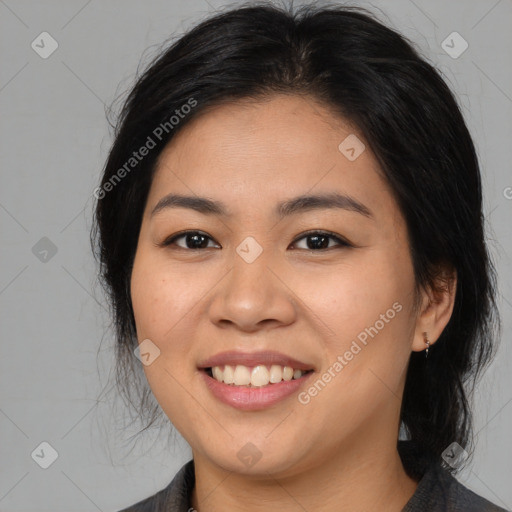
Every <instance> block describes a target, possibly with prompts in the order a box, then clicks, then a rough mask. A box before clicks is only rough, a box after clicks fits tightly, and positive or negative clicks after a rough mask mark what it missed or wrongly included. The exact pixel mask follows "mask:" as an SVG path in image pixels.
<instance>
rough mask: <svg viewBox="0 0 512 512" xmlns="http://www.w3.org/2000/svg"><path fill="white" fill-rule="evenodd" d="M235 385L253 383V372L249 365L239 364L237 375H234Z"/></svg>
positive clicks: (236, 370)
mask: <svg viewBox="0 0 512 512" xmlns="http://www.w3.org/2000/svg"><path fill="white" fill-rule="evenodd" d="M233 382H234V384H235V386H246V385H247V384H250V383H251V372H250V371H249V368H247V366H242V365H241V364H239V365H237V367H236V368H235V375H234V377H233Z"/></svg>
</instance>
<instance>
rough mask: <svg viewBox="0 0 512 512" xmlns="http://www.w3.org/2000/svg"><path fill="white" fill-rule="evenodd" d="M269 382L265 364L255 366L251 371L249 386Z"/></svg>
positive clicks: (263, 384) (262, 384)
mask: <svg viewBox="0 0 512 512" xmlns="http://www.w3.org/2000/svg"><path fill="white" fill-rule="evenodd" d="M269 382H270V373H269V371H268V370H267V367H266V366H255V367H254V368H253V369H252V372H251V386H266V385H267V384H268V383H269Z"/></svg>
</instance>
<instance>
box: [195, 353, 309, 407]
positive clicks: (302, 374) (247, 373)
mask: <svg viewBox="0 0 512 512" xmlns="http://www.w3.org/2000/svg"><path fill="white" fill-rule="evenodd" d="M198 370H200V374H201V376H202V377H203V382H204V383H205V384H206V387H207V388H208V390H209V391H210V393H211V396H212V398H215V399H217V400H219V401H220V402H222V403H223V404H227V405H230V406H231V407H234V408H236V409H240V410H243V411H254V410H261V409H265V408H268V407H271V406H272V405H274V404H276V403H277V402H280V401H281V400H284V399H286V398H288V397H290V396H291V395H292V394H294V393H296V392H298V391H299V390H300V388H301V387H303V386H304V385H305V384H306V381H308V380H309V378H310V377H311V375H312V374H313V373H314V372H315V368H314V367H313V365H310V364H307V363H303V362H301V361H298V360H296V359H293V358H290V357H288V356H285V355H283V354H279V353H277V352H258V353H252V354H249V353H241V352H234V351H232V352H224V353H222V354H217V355H216V356H214V357H212V358H209V359H207V360H206V361H203V362H202V363H201V364H200V365H199V366H198Z"/></svg>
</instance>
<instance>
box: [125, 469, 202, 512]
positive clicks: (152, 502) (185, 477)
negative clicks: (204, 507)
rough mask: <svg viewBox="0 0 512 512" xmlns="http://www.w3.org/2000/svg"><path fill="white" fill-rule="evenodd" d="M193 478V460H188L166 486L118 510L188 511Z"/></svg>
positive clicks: (142, 511)
mask: <svg viewBox="0 0 512 512" xmlns="http://www.w3.org/2000/svg"><path fill="white" fill-rule="evenodd" d="M194 480H195V477H194V461H193V460H190V461H188V462H187V463H186V464H185V465H184V466H182V468H181V469H180V470H179V471H178V473H176V476H175V477H174V478H173V479H172V481H171V483H170V484H169V485H168V486H167V487H165V488H164V489H162V490H161V491H159V492H157V493H156V494H154V495H153V496H150V497H149V498H146V499H144V500H142V501H139V502H138V503H135V504H134V505H132V506H130V507H128V508H124V509H122V510H119V511H118V512H170V511H172V512H188V511H189V509H190V494H191V492H192V489H193V488H194Z"/></svg>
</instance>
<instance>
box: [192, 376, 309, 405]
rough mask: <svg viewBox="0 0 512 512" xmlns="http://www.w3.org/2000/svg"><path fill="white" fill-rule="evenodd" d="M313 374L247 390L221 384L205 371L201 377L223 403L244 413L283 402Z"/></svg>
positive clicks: (242, 387)
mask: <svg viewBox="0 0 512 512" xmlns="http://www.w3.org/2000/svg"><path fill="white" fill-rule="evenodd" d="M312 374H313V372H310V373H307V374H306V375H303V376H302V377H301V378H300V379H292V380H288V381H284V380H282V381H281V382H278V383H277V384H269V385H268V386H262V387H261V388H259V387H254V388H247V387H244V386H233V385H228V384H224V383H223V382H219V381H218V380H216V379H214V378H213V377H210V376H209V375H208V374H207V373H206V372H205V371H201V375H202V377H203V379H204V381H205V383H206V386H207V387H208V389H209V390H210V391H211V392H212V394H213V395H214V396H215V398H217V399H218V400H220V401H221V402H223V403H225V404H227V405H231V406H232V407H234V408H236V409H240V410H242V411H256V410H261V409H266V408H267V407H270V406H272V405H274V404H276V403H278V402H280V401H281V400H284V399H285V398H287V397H289V396H290V395H292V394H293V393H295V392H297V391H298V390H299V388H300V387H301V386H303V385H304V383H305V382H306V381H307V380H308V379H309V377H310V376H311V375H312Z"/></svg>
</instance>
